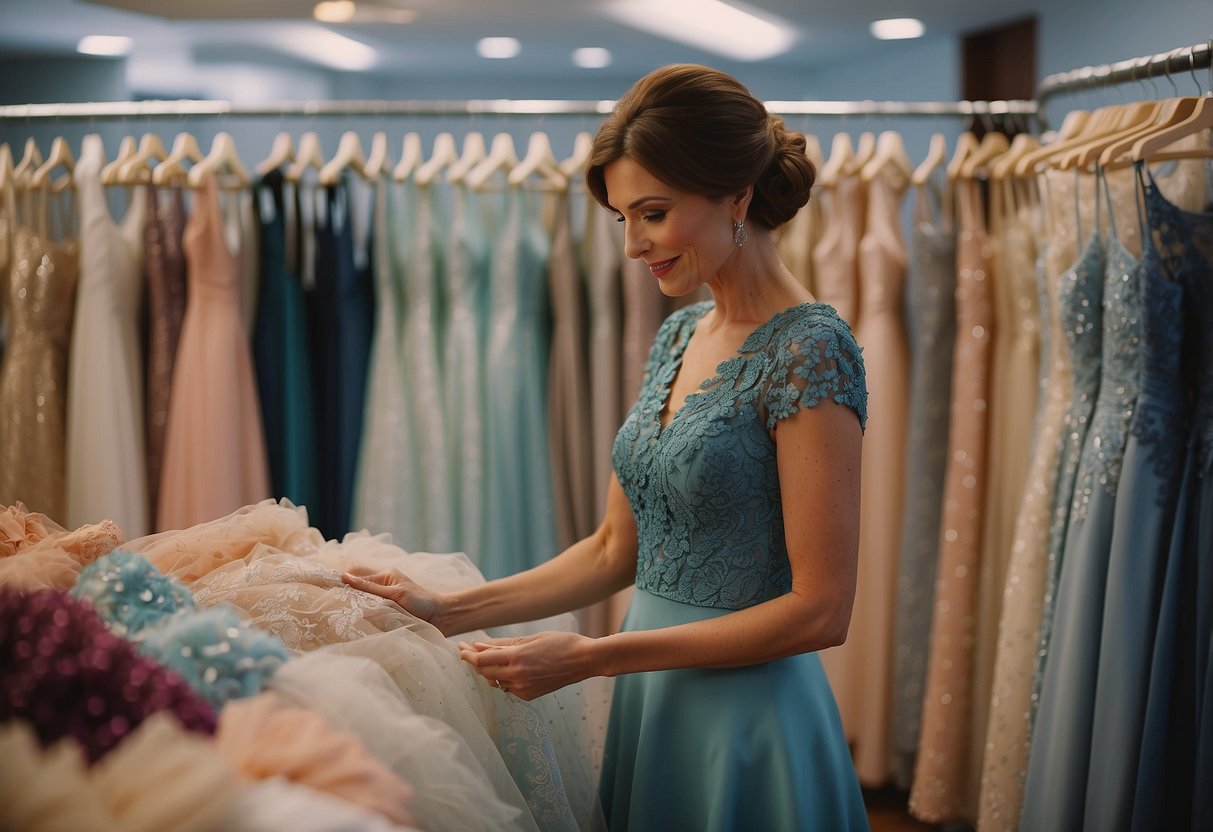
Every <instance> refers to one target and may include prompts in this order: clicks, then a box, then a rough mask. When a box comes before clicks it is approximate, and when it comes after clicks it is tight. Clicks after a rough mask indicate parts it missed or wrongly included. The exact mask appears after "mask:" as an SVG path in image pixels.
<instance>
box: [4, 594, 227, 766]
mask: <svg viewBox="0 0 1213 832" xmlns="http://www.w3.org/2000/svg"><path fill="white" fill-rule="evenodd" d="M0 667H3V668H4V669H5V670H4V673H3V674H0V722H2V721H4V720H8V719H14V718H16V719H23V720H26V721H27V722H29V723H30V725H31V726H32V727H33V729H34V730H35V732H36V733H37V735H38V737H39V739H40V740H41V741H42V743H43V744H49V743H52V742H54V741H56V740H58V739H60V738H62V737H74V738H75V739H76V740H77V742H79V743H80V746H81V747H82V748H83V749H84V753H85V755H86V756H87V758H88V759H89V761H90V762H95V761H97V760H99V759H100V758H102V757H103V756H105V754H107V753H108V752H109V751H110V750H111V749H113V748H114V747H115V746H117V745H118V744H119V743H120V742H121V741H122V740H123V739H124V738H125V737H126V736H127V735H128V734H129V733H130V732H131V731H132V730H134V729H135V728H137V727H138V726H139V724H140V723H142V722H143V720H144V719H146V718H147V717H149V716H150V715H151V714H153V713H156V712H157V711H169V712H170V713H172V714H173V715H174V716H176V717H177V719H178V720H179V721H180V722H181V724H182V725H183V726H185V727H186V728H187V729H189V730H191V731H198V732H201V733H204V734H211V733H213V732H214V730H215V714H214V711H213V710H212V709H211V707H210V705H208V704H207V703H206V701H204V700H203V699H202V698H200V697H199V696H198V695H197V694H196V693H194V691H193V690H192V689H191V688H190V687H189V685H187V684H186V683H185V681H183V680H182V679H181V677H180V676H178V675H177V674H175V673H171V672H169V671H168V670H165V669H164V668H163V667H161V666H160V665H158V664H156V662H154V661H153V660H152V659H150V658H148V657H146V656H142V655H139V654H138V653H137V652H136V651H135V648H134V646H133V645H131V644H130V643H129V642H127V641H125V640H123V639H122V638H119V637H118V636H116V635H114V634H113V633H111V632H110V631H109V630H108V629H107V628H106V626H105V623H104V622H103V621H102V620H101V619H100V618H99V617H98V616H97V614H96V613H95V612H94V611H93V610H92V609H91V608H89V607H88V606H87V605H85V604H84V603H82V602H80V601H77V600H75V599H74V598H71V597H69V596H68V595H67V594H66V593H63V592H57V591H50V590H44V591H40V592H33V593H22V592H15V591H13V590H11V589H8V588H3V587H0Z"/></svg>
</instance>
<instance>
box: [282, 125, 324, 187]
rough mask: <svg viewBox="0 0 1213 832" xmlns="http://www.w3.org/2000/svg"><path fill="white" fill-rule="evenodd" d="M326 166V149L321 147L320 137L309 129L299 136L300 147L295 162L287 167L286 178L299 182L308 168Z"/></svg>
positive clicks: (296, 152)
mask: <svg viewBox="0 0 1213 832" xmlns="http://www.w3.org/2000/svg"><path fill="white" fill-rule="evenodd" d="M322 167H324V151H323V150H321V149H320V137H319V136H317V135H316V134H315V133H314V132H312V131H310V130H309V131H308V132H306V133H304V134H303V135H302V136H300V137H299V149H298V150H296V151H295V162H294V164H292V165H291V166H290V167H289V168H287V169H286V174H285V176H286V178H287V179H288V180H289V181H291V182H298V181H299V180H300V179H302V178H303V174H304V173H305V172H306V171H307V169H308V168H316V169H317V170H319V169H320V168H322Z"/></svg>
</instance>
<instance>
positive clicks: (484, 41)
mask: <svg viewBox="0 0 1213 832" xmlns="http://www.w3.org/2000/svg"><path fill="white" fill-rule="evenodd" d="M521 51H522V44H521V43H519V42H518V39H517V38H481V39H480V40H479V41H477V42H476V53H477V54H478V55H480V57H482V58H492V59H494V60H502V59H505V58H513V57H515V56H516V55H517V54H518V53H519V52H521Z"/></svg>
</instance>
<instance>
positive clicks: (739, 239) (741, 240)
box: [733, 220, 750, 248]
mask: <svg viewBox="0 0 1213 832" xmlns="http://www.w3.org/2000/svg"><path fill="white" fill-rule="evenodd" d="M748 239H750V235H749V234H748V233H746V230H745V220H737V221H736V222H734V223H733V242H734V243H735V244H736V245H737V247H738V248H741V247H742V246H744V245H745V244H746V240H748Z"/></svg>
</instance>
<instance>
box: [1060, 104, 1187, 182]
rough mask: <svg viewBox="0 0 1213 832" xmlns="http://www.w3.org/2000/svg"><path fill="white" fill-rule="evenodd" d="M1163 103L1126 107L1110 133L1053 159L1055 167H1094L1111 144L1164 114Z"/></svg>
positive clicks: (1128, 105)
mask: <svg viewBox="0 0 1213 832" xmlns="http://www.w3.org/2000/svg"><path fill="white" fill-rule="evenodd" d="M1162 109H1163V102H1161V101H1137V102H1134V103H1133V104H1127V105H1125V107H1124V109H1123V110H1122V111H1121V114H1120V120H1119V121H1118V123H1117V125H1116V127H1115V128H1114V129H1113V130H1112V132H1110V133H1104V134H1103V135H1100V136H1097V137H1095V138H1094V139H1092V140H1091V141H1089V142H1087V143H1086V144H1081V145H1079V146H1078V147H1075V148H1074V149H1073V150H1068V151H1066V152H1065V153H1064V154H1062V155H1061V157H1060V158H1056V157H1055V158H1054V159H1053V167H1055V168H1058V169H1059V170H1071V169H1073V168H1074V167H1075V166H1076V165H1080V166H1082V167H1083V168H1087V167H1089V166H1091V165H1094V163H1095V161H1096V160H1097V159H1098V158H1099V155H1100V154H1101V153H1102V152H1103V151H1104V149H1105V148H1107V147H1108V146H1109V145H1111V144H1115V143H1116V141H1117V140H1119V139H1122V138H1124V137H1125V136H1128V135H1131V134H1133V133H1136V132H1138V131H1140V130H1141V129H1142V128H1143V127H1145V126H1147V125H1149V124H1152V123H1153V122H1154V121H1155V119H1157V118H1158V116H1159V115H1160V114H1161V113H1162Z"/></svg>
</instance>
